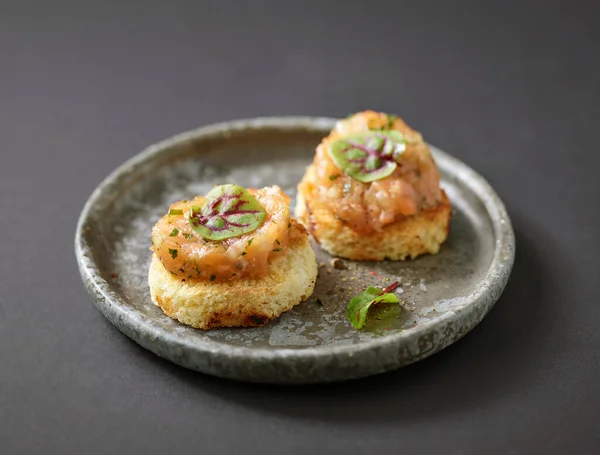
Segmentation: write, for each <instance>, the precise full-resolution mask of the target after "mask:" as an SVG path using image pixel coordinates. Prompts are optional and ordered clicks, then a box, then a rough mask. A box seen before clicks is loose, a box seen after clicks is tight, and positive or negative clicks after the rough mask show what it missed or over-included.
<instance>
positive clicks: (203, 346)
mask: <svg viewBox="0 0 600 455" xmlns="http://www.w3.org/2000/svg"><path fill="white" fill-rule="evenodd" d="M337 120H338V119H335V118H330V117H311V116H277V117H256V118H248V119H239V120H232V121H227V122H219V123H214V124H211V125H207V126H202V127H199V128H195V129H191V130H188V131H185V132H183V133H179V134H176V135H173V136H171V137H169V138H167V139H164V140H162V141H159V142H156V143H154V144H152V145H150V146H148V147H146V148H145V149H144V150H142V151H141V152H140V153H138V154H136V155H135V156H133V157H132V158H130V159H128V160H127V161H125V162H124V163H123V164H121V165H120V166H118V167H117V168H116V169H115V170H114V171H112V172H111V173H110V174H109V175H108V176H107V177H106V178H105V179H104V180H103V181H102V182H101V183H100V184H99V185H98V186H97V187H96V188H95V189H94V191H93V192H92V193H91V195H90V196H89V197H88V199H87V201H86V203H85V205H84V207H83V209H82V211H81V213H80V216H79V219H78V221H77V228H76V233H75V239H74V243H75V255H76V258H77V263H78V267H79V271H80V274H81V278H82V280H83V282H84V285H85V287H86V289H87V291H88V292H89V293H90V295H91V296H92V299H93V301H94V304H95V305H96V307H97V308H98V309H99V310H100V311H101V312H102V314H103V315H104V316H105V317H107V319H109V320H110V321H111V322H112V323H113V324H114V325H116V326H117V328H118V329H119V330H120V331H121V332H123V333H124V334H125V335H127V336H128V337H130V338H132V339H133V340H134V341H136V342H137V343H139V344H141V345H142V346H144V347H145V348H146V349H149V350H151V351H152V352H154V353H155V354H157V355H159V356H161V357H166V356H165V355H163V353H161V352H158V349H156V348H155V344H153V343H148V342H147V340H149V339H151V340H153V341H154V343H156V341H161V342H162V343H164V344H166V345H169V346H172V345H175V346H176V347H178V348H181V349H185V350H191V351H195V352H196V353H197V354H211V355H212V354H214V355H219V356H226V357H227V358H228V359H230V360H247V359H248V358H252V359H254V360H262V361H266V362H272V361H276V360H280V359H289V358H290V357H294V358H299V359H314V358H315V357H319V358H322V357H340V356H346V357H348V356H350V357H352V356H355V357H358V356H360V354H364V353H366V352H369V351H372V350H373V349H377V348H389V347H391V346H396V347H400V346H402V345H403V344H405V343H407V342H410V340H411V339H413V338H415V336H418V335H422V334H423V333H429V332H431V331H432V330H434V329H435V327H437V326H440V325H443V324H445V323H446V324H447V323H453V322H457V321H460V320H461V318H468V317H469V316H472V313H474V312H475V311H476V310H477V309H480V307H481V306H482V301H485V300H486V296H489V295H492V296H493V297H492V298H491V300H490V299H489V298H488V302H487V308H484V311H483V312H482V313H481V314H480V315H477V316H476V318H475V321H474V324H472V326H471V327H469V328H468V329H467V330H466V331H465V333H463V334H462V335H464V334H466V333H468V332H469V331H470V330H471V329H472V328H474V327H475V326H476V325H477V324H479V322H481V320H483V318H484V317H485V316H486V314H487V313H488V312H489V310H491V308H492V307H493V305H494V304H495V302H496V301H497V300H498V298H499V296H500V294H501V293H502V291H503V289H504V287H505V286H506V283H507V281H508V278H509V276H510V273H511V270H512V266H513V263H514V256H515V250H516V245H515V236H514V231H513V228H512V223H511V221H510V217H509V215H508V212H507V210H506V208H505V206H504V203H503V202H502V200H501V199H500V197H499V196H498V194H497V193H496V191H495V190H494V189H493V188H492V186H491V185H490V184H489V183H488V182H487V180H486V179H485V178H484V177H483V176H481V175H480V174H479V173H477V172H476V171H475V170H474V169H472V168H471V167H469V166H468V165H467V164H465V163H464V162H462V161H460V160H459V159H457V158H455V157H453V156H451V155H450V154H448V153H446V152H444V151H442V150H441V149H439V148H438V147H435V146H433V145H431V144H428V145H429V146H430V148H431V151H432V153H433V155H434V158H435V160H436V162H437V163H438V166H439V163H440V162H445V164H446V165H447V166H448V167H451V168H452V169H453V172H454V173H455V175H456V178H458V179H459V180H460V181H461V184H463V185H466V186H467V187H468V188H469V190H470V191H471V192H473V193H474V194H475V195H476V196H477V198H478V199H480V200H481V202H482V203H483V204H484V205H485V207H486V211H487V215H488V217H489V219H490V221H491V224H492V228H493V233H494V238H495V240H496V245H495V249H494V254H493V258H492V261H491V263H490V265H489V267H488V269H487V271H486V274H485V276H484V277H483V278H482V280H481V283H482V284H481V285H480V286H478V288H477V289H476V291H475V292H474V293H472V294H470V295H469V296H467V298H466V303H465V305H463V306H461V307H459V308H456V309H455V310H452V311H448V312H446V313H444V314H443V315H441V316H439V317H437V318H435V319H431V320H429V321H427V322H423V323H420V324H417V325H415V326H414V327H411V328H409V329H405V330H402V331H400V332H397V333H392V334H390V335H385V336H382V337H379V338H375V339H372V340H368V341H364V342H361V343H358V344H352V345H320V346H307V347H302V348H290V347H277V348H265V347H247V346H238V345H230V344H227V343H224V342H219V341H215V340H212V339H210V338H207V339H205V340H196V341H191V340H190V339H188V338H186V337H185V336H184V335H182V334H180V333H179V332H172V331H166V330H163V329H161V328H160V327H158V326H156V325H155V324H154V322H153V320H152V318H150V317H148V316H145V315H143V314H142V313H140V312H139V311H138V310H136V309H135V308H133V307H130V306H129V305H128V304H127V303H125V302H123V301H122V300H121V299H120V297H119V296H118V295H117V294H116V293H115V292H114V291H113V290H112V288H111V285H110V283H109V282H107V281H106V280H104V279H103V278H102V274H101V270H100V267H99V266H98V265H97V263H96V262H95V261H94V260H93V256H92V254H91V246H90V245H89V244H88V242H87V241H86V237H85V235H84V234H85V232H84V230H85V228H86V225H87V223H88V221H89V220H90V219H91V218H92V217H93V214H94V211H95V210H96V209H95V206H96V204H97V203H98V201H102V200H103V198H105V197H106V194H110V193H111V191H110V189H111V188H114V187H118V184H119V182H121V181H123V180H124V179H126V178H127V176H128V175H129V174H132V173H135V171H136V169H137V167H138V166H140V165H143V164H144V163H147V162H150V161H152V160H153V159H156V158H158V157H159V156H161V155H165V154H167V153H169V148H170V147H173V146H180V145H181V144H182V143H184V142H188V141H193V140H196V139H201V138H203V137H206V136H211V135H215V134H220V133H230V132H236V131H237V132H241V131H247V130H250V129H264V128H277V129H282V130H285V129H290V128H292V129H302V128H306V129H307V130H313V131H315V130H324V131H326V130H328V129H331V128H332V126H333V125H334V123H335V122H336V121H337ZM157 330H158V331H160V336H157V335H156V332H157ZM190 330H193V329H191V328H190ZM462 335H460V336H459V337H458V338H460V337H462ZM458 338H456V339H453V340H451V341H448V343H446V344H444V343H442V345H440V346H439V347H437V349H435V350H434V351H432V352H428V353H425V355H423V356H416V358H415V359H414V360H413V361H416V360H419V359H421V358H424V357H427V356H429V355H431V354H434V353H435V352H438V351H439V350H441V349H443V348H445V347H447V346H448V345H450V344H452V343H454V342H455V341H457V339H458ZM412 341H414V340H412ZM169 360H171V361H173V362H175V363H178V364H180V365H183V366H186V367H188V368H193V369H198V368H194V367H193V366H190V365H186V364H185V361H183V360H182V359H173V358H169ZM406 363H412V361H409V362H404V363H403V364H406ZM400 366H402V365H400ZM199 371H204V372H206V373H211V374H217V373H215V372H211V371H206V370H199ZM383 371H387V369H386V370H383ZM365 375H366V374H361V375H360V376H365Z"/></svg>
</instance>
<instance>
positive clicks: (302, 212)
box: [296, 186, 452, 261]
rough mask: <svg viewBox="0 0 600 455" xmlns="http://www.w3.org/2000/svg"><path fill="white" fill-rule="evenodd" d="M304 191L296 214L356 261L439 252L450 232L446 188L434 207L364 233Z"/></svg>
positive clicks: (330, 248)
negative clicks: (360, 232)
mask: <svg viewBox="0 0 600 455" xmlns="http://www.w3.org/2000/svg"><path fill="white" fill-rule="evenodd" d="M308 201H311V199H310V195H306V194H303V192H302V186H301V187H300V191H299V192H298V196H297V202H296V217H297V218H298V221H299V222H300V223H302V224H303V225H304V226H305V227H306V229H307V230H308V231H309V232H310V233H311V234H312V236H313V238H314V239H315V240H316V241H317V242H318V243H319V244H320V245H321V247H322V248H323V249H324V250H325V251H327V252H328V253H330V254H332V255H334V256H339V257H343V258H346V259H351V260H355V261H383V260H385V259H391V260H404V259H406V258H415V257H417V256H419V255H422V254H426V253H429V254H436V253H437V252H438V251H439V249H440V245H441V244H442V243H443V242H444V241H445V240H446V238H447V237H448V232H449V225H450V218H451V214H452V207H451V206H450V201H449V199H448V197H447V195H446V193H445V192H443V191H442V200H441V201H440V203H439V204H438V205H437V206H436V207H433V208H430V209H427V210H423V211H421V212H420V213H418V214H416V215H413V216H409V217H404V218H402V219H400V220H398V221H396V222H394V223H392V224H390V225H387V226H385V227H384V228H383V229H382V230H379V231H375V232H373V233H371V234H369V235H360V234H357V233H356V232H355V231H353V230H352V229H351V228H350V227H348V226H346V225H345V224H344V223H343V222H342V221H340V220H339V219H336V218H335V217H334V215H333V214H332V213H331V212H330V211H329V210H327V209H326V208H324V207H322V206H320V205H319V204H318V203H315V202H314V201H311V202H308Z"/></svg>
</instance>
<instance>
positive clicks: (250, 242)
mask: <svg viewBox="0 0 600 455" xmlns="http://www.w3.org/2000/svg"><path fill="white" fill-rule="evenodd" d="M252 240H254V238H251V239H250V240H248V246H250V245H252Z"/></svg>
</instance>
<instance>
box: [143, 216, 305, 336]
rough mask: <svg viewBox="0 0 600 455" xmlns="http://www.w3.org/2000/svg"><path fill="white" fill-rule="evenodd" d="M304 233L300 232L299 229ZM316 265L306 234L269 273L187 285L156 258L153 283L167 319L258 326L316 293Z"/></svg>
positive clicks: (199, 324)
mask: <svg viewBox="0 0 600 455" xmlns="http://www.w3.org/2000/svg"><path fill="white" fill-rule="evenodd" d="M300 229H301V228H300ZM316 278H317V263H316V259H315V254H314V251H313V250H312V247H311V246H310V242H309V237H308V235H307V234H304V235H302V236H297V237H296V238H295V239H294V241H293V242H290V245H289V248H288V250H287V252H286V254H285V256H283V257H280V258H277V259H276V260H274V261H273V263H272V264H271V266H270V270H269V273H268V274H267V275H265V276H263V277H261V278H258V279H239V280H233V281H230V282H225V283H213V282H206V281H203V282H185V281H182V280H181V279H179V278H176V277H174V276H172V275H171V274H170V273H169V272H168V271H167V270H166V269H165V267H164V266H163V265H162V263H161V262H160V260H159V259H158V257H157V256H156V254H153V256H152V262H151V265H150V271H149V275H148V283H149V285H150V293H151V297H152V301H153V302H154V303H155V304H156V305H158V306H159V307H160V308H161V309H162V310H163V311H164V312H165V314H166V315H168V316H170V317H171V318H173V319H176V320H178V321H179V322H182V323H183V324H187V325H190V326H192V327H195V328H199V329H210V328H213V327H253V326H259V325H262V324H264V323H266V322H268V321H269V320H272V319H275V318H277V317H278V316H280V315H281V313H283V312H285V311H288V310H290V309H291V308H293V307H294V306H295V305H297V304H299V303H300V302H302V301H304V300H306V299H307V298H308V297H309V296H310V295H311V294H312V292H313V290H314V286H315V281H316Z"/></svg>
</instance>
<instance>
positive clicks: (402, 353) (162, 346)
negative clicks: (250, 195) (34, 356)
mask: <svg viewBox="0 0 600 455" xmlns="http://www.w3.org/2000/svg"><path fill="white" fill-rule="evenodd" d="M333 125H334V120H333V119H328V118H309V117H283V118H258V119H252V120H241V121H234V122H229V123H222V124H217V125H211V126H208V127H204V128H200V129H198V130H195V131H191V132H188V133H184V134H182V135H179V136H176V137H174V138H172V139H169V140H166V141H164V142H161V143H159V144H156V145H153V146H151V147H149V148H148V149H147V150H145V151H144V152H142V153H141V154H139V155H138V156H136V157H135V158H133V159H132V160H130V161H129V162H127V163H125V164H124V165H123V166H121V167H120V168H118V169H117V170H116V171H115V172H114V173H112V174H111V175H110V176H109V177H108V178H107V179H106V180H105V181H104V182H103V183H102V184H101V185H100V186H99V187H98V188H97V189H96V190H95V191H94V193H93V194H92V196H91V197H90V199H89V201H88V202H87V204H86V206H85V208H84V209H83V212H82V214H81V218H80V220H79V225H78V227H77V233H76V239H75V250H76V254H77V260H78V262H79V267H80V271H81V276H82V278H83V282H84V283H85V285H86V288H87V289H88V291H89V292H90V294H91V295H92V297H93V299H94V301H95V303H96V306H97V307H98V309H99V310H100V311H101V312H102V313H103V314H104V315H105V316H106V317H107V318H108V319H109V320H110V321H111V322H112V323H113V324H114V325H115V326H117V327H118V328H119V330H121V331H122V332H123V333H124V334H125V335H127V336H128V337H130V338H131V339H133V340H135V341H136V342H137V343H139V344H140V345H142V346H143V347H145V348H146V349H149V350H150V351H152V352H154V353H156V354H157V355H159V356H160V357H163V358H165V359H168V360H170V361H172V362H175V363H177V364H179V365H182V366H184V367H187V368H191V369H194V370H197V371H201V372H204V373H208V374H212V375H216V376H221V377H225V378H232V379H238V380H245V381H254V382H271V383H297V384H298V383H311V382H327V381H339V380H346V379H351V378H358V377H363V376H368V375H372V374H377V373H382V372H385V371H390V370H394V369H397V368H399V367H402V366H403V365H407V364H409V363H412V362H415V361H417V360H420V359H423V358H425V357H427V356H430V355H431V354H434V353H435V352H437V351H439V350H440V349H443V348H444V347H446V346H448V345H450V344H452V343H454V342H455V341H456V340H458V339H459V338H461V337H462V336H463V335H465V334H466V333H467V332H469V330H471V329H472V328H473V327H475V326H476V325H477V324H478V323H479V322H480V321H481V320H482V319H483V318H484V317H485V315H486V314H487V313H488V312H489V311H490V309H491V308H492V306H493V305H494V303H495V302H496V300H497V299H498V297H499V296H500V294H501V292H502V290H503V289H504V286H505V284H506V282H507V280H508V277H509V274H510V271H511V268H512V264H513V258H514V253H515V241H514V235H513V231H512V227H511V223H510V220H509V218H508V215H507V213H506V210H505V208H504V205H503V204H502V202H501V200H500V199H499V197H498V196H497V195H496V193H495V192H494V191H493V189H492V188H491V187H490V186H489V184H488V183H487V182H486V181H485V180H484V179H483V178H482V177H481V176H480V175H478V174H477V173H476V172H474V171H473V170H472V169H470V168H469V167H467V166H466V165H465V164H463V163H462V162H460V161H458V160H457V159H455V158H453V157H451V156H450V155H448V154H446V153H444V152H442V151H441V150H438V149H436V148H434V147H432V150H433V153H434V156H435V159H436V162H437V164H438V166H439V168H440V171H441V174H442V179H443V183H442V185H443V187H444V189H445V190H446V192H447V193H448V195H449V197H450V200H451V202H452V205H453V207H454V210H453V218H452V224H451V228H450V236H449V238H448V240H447V242H446V243H445V244H444V245H443V246H442V248H441V251H440V253H439V254H437V255H435V256H423V257H421V258H418V259H416V260H410V261H404V262H380V263H373V262H371V263H369V262H352V261H344V263H345V265H346V266H347V268H346V269H337V268H333V267H331V265H330V261H331V256H329V255H328V254H327V253H325V252H324V251H322V250H321V249H320V248H319V246H318V245H316V244H313V247H314V249H315V251H316V254H317V260H318V262H319V263H320V267H319V276H318V279H317V285H316V289H315V292H314V294H313V296H312V297H311V298H310V299H309V300H308V301H306V302H304V303H302V304H300V305H298V306H296V307H295V309H293V310H292V311H289V312H287V313H285V314H284V315H282V316H281V317H280V318H279V319H278V320H276V321H273V322H271V323H269V324H267V325H265V326H263V327H259V328H247V329H246V328H243V329H216V330H210V331H202V330H196V329H193V328H189V327H186V326H184V325H182V324H179V323H178V322H176V321H174V320H172V319H170V318H168V317H167V316H165V315H164V314H163V313H162V311H161V310H160V308H158V307H156V306H155V305H153V304H152V302H151V300H150V294H149V289H148V284H147V272H148V267H149V264H150V251H149V247H150V230H151V227H152V225H153V224H154V223H155V222H156V221H157V220H158V219H159V218H160V217H161V216H162V215H163V214H164V213H166V211H167V209H168V207H169V205H170V203H171V202H173V201H175V200H179V199H191V198H192V197H193V196H194V195H197V194H205V193H206V192H207V191H209V190H210V189H211V188H212V187H213V186H214V185H216V184H223V183H236V184H239V185H243V186H246V187H262V186H266V185H273V184H277V185H279V186H281V188H282V189H283V190H284V191H285V192H286V193H287V194H289V195H290V196H291V197H292V205H293V204H295V194H296V185H297V183H298V182H299V180H300V178H301V177H302V175H303V173H304V170H305V167H306V166H307V165H308V164H309V163H310V162H311V160H312V157H313V153H314V149H315V147H316V146H317V144H318V143H319V141H320V139H321V138H322V137H323V136H325V135H326V134H327V132H328V131H329V130H330V129H331V128H332V127H333ZM393 281H399V282H400V287H399V288H398V290H397V291H396V292H397V294H398V297H399V298H400V300H401V305H381V306H380V307H377V308H375V309H374V310H373V311H371V313H370V314H369V320H368V323H367V325H366V326H365V328H364V329H362V330H360V331H358V330H355V329H354V328H352V326H351V325H350V324H349V323H348V322H347V321H346V319H345V308H346V305H347V303H348V301H349V300H350V298H351V297H352V296H354V295H357V294H359V293H361V292H362V291H363V290H364V289H365V288H366V287H367V286H368V285H374V286H379V287H383V286H387V285H388V284H390V283H392V282H393Z"/></svg>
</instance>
